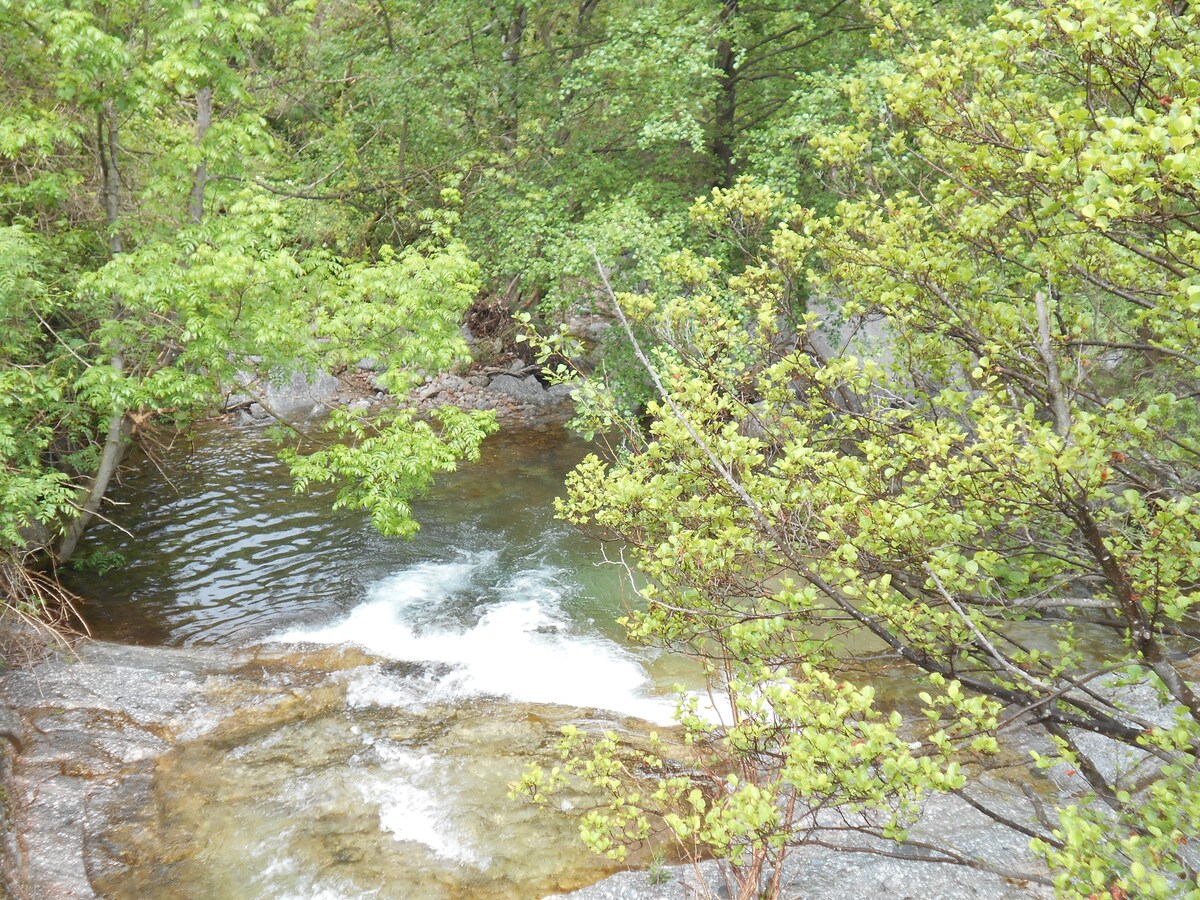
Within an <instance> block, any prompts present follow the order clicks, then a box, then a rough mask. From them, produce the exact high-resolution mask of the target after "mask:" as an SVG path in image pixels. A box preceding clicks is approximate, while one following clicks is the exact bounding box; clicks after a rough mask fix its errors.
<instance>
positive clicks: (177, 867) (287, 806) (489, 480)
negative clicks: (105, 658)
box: [73, 429, 698, 898]
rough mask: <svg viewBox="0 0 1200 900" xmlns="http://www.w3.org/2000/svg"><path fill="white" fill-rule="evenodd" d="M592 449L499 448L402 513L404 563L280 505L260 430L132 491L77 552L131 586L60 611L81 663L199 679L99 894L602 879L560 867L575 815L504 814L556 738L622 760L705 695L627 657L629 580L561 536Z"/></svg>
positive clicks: (144, 473) (554, 441) (180, 460)
mask: <svg viewBox="0 0 1200 900" xmlns="http://www.w3.org/2000/svg"><path fill="white" fill-rule="evenodd" d="M587 450H588V448H587V445H585V444H584V443H582V442H581V441H578V440H576V439H574V438H571V437H570V436H568V435H566V434H564V433H562V432H559V431H554V432H528V433H521V432H515V433H507V434H501V435H497V436H494V437H493V438H491V439H489V441H488V442H487V445H486V447H485V451H484V458H483V459H482V460H481V461H480V462H479V463H476V464H473V465H469V466H466V467H464V468H463V469H462V470H461V471H460V472H458V473H455V474H453V475H451V476H447V477H445V478H443V479H442V481H441V482H440V483H439V484H438V485H437V487H436V488H435V489H434V491H433V492H432V493H431V495H430V496H429V497H427V498H426V499H425V500H423V501H421V502H419V503H417V504H416V507H415V508H416V514H417V516H418V518H419V520H420V521H421V523H422V528H421V531H420V532H419V534H418V536H417V537H416V538H415V539H414V540H413V541H411V542H404V541H400V540H395V539H387V538H383V537H380V536H379V535H377V534H375V533H374V532H373V531H372V530H371V528H370V525H369V523H368V522H367V520H366V518H365V516H363V515H361V514H358V513H351V512H341V513H334V512H331V511H330V503H331V496H330V494H329V493H328V492H318V493H316V494H313V495H307V496H298V495H295V494H294V493H292V491H291V485H290V482H289V479H288V476H287V472H286V469H285V468H284V467H283V466H282V465H281V464H280V463H279V462H278V461H277V460H276V459H275V457H274V453H273V447H272V445H271V444H270V442H269V441H268V440H267V439H266V437H265V436H264V435H263V434H262V433H261V432H259V431H256V430H237V429H214V430H212V431H210V432H207V433H202V434H201V435H200V436H199V437H198V438H196V443H195V445H194V446H193V447H190V448H182V447H181V448H176V449H175V450H172V451H170V452H168V453H165V454H163V457H162V458H161V459H160V460H159V467H160V470H159V471H156V470H155V469H154V467H149V466H142V467H139V474H138V475H137V476H135V477H133V478H132V479H130V480H128V481H127V482H126V483H125V484H124V485H122V487H121V489H120V490H119V492H117V494H116V498H117V499H118V500H119V502H120V503H122V504H123V507H122V509H121V511H120V514H119V515H120V524H121V526H122V528H123V529H125V533H122V532H121V531H119V530H118V529H116V528H115V527H113V526H101V527H98V528H96V529H95V530H94V531H93V532H92V533H91V534H90V535H89V538H88V545H87V547H85V548H84V552H85V553H87V552H89V551H91V552H94V551H101V552H116V553H120V554H121V555H122V556H123V557H124V558H125V560H126V564H125V565H124V566H123V567H120V568H117V569H114V570H111V571H109V572H107V573H106V574H104V575H102V576H100V575H90V576H84V575H78V576H76V577H75V579H74V582H73V586H74V587H75V588H76V589H77V590H79V591H81V592H82V593H84V594H85V595H86V596H88V597H90V598H91V600H90V602H89V603H88V604H87V606H86V610H85V615H86V618H87V620H88V622H89V624H90V626H91V628H92V630H93V634H94V636H95V637H97V638H98V639H101V640H104V641H111V642H118V643H126V644H144V645H154V646H161V647H176V648H186V651H187V653H188V654H190V656H189V658H194V657H195V656H196V654H200V655H201V656H202V657H204V655H205V654H211V656H212V658H213V659H214V663H213V666H214V670H213V671H214V672H215V674H210V675H208V676H207V680H206V681H205V682H204V685H205V687H204V692H203V696H202V700H201V701H199V702H197V703H196V704H195V708H194V709H192V710H191V711H190V712H189V716H190V718H189V722H190V724H189V726H188V727H187V728H185V729H183V731H182V733H181V735H180V736H179V738H178V739H177V740H174V741H173V743H172V749H171V751H170V752H169V753H166V754H164V755H163V756H162V757H161V758H160V759H158V760H157V761H156V762H155V764H154V768H153V777H152V785H153V787H152V790H151V792H150V795H149V801H148V802H149V805H151V806H152V807H153V814H152V815H150V814H145V815H140V816H135V815H132V814H131V816H130V822H134V821H136V822H137V825H136V827H135V826H132V825H130V826H129V827H124V826H123V825H122V823H121V822H120V821H114V822H112V823H110V827H109V828H108V829H107V832H106V833H105V836H104V840H105V841H106V842H107V843H106V846H110V847H115V848H116V850H114V851H112V855H113V856H115V857H119V858H120V859H122V860H124V861H125V863H124V864H123V865H122V866H120V867H117V868H116V869H113V870H112V871H111V872H110V873H109V874H108V875H106V876H104V877H103V878H101V879H99V881H98V882H97V884H96V887H97V888H99V889H100V892H101V893H102V894H103V895H107V896H114V897H138V896H188V897H201V896H202V897H206V898H222V897H226V898H238V897H250V896H253V897H329V898H334V897H360V896H377V897H413V898H419V897H432V898H440V897H445V898H454V897H488V896H491V897H536V896H541V895H543V894H546V893H551V892H553V891H555V890H559V889H568V888H572V887H577V886H580V885H582V884H586V883H588V882H589V881H592V880H595V879H596V878H598V877H600V876H601V875H603V874H605V873H606V872H607V871H611V866H610V865H608V864H606V863H604V862H603V861H602V860H597V859H595V858H593V857H590V856H589V855H588V854H586V853H585V852H584V851H583V850H582V849H581V848H580V847H579V845H578V840H577V837H576V829H577V824H576V822H577V820H576V818H575V817H576V816H577V814H578V813H577V808H578V807H579V806H581V805H583V804H585V803H586V802H587V798H586V797H582V796H580V795H577V794H574V793H571V792H568V793H566V794H565V795H563V796H562V797H556V798H555V800H554V804H555V807H554V808H552V809H551V810H549V811H547V810H538V809H534V808H532V807H530V806H529V805H527V804H524V803H522V802H520V801H513V800H510V799H509V798H508V797H507V784H508V783H509V782H510V781H512V780H513V779H515V778H516V777H517V776H518V775H519V774H520V772H521V770H522V769H523V767H524V766H525V765H526V763H528V762H529V761H531V760H540V761H547V762H550V761H553V752H554V751H553V745H554V739H555V735H556V734H557V732H558V730H559V729H560V728H561V726H562V725H564V724H567V723H582V724H583V725H584V726H590V727H593V728H617V729H619V730H622V731H624V732H625V733H627V734H629V735H631V736H633V737H634V738H635V739H636V736H637V735H638V734H643V733H645V731H646V730H648V729H649V728H651V727H652V726H653V725H654V724H658V725H662V724H666V723H669V721H670V716H671V712H672V710H673V708H674V702H675V700H674V697H675V694H674V689H673V686H674V685H675V684H676V683H677V682H684V683H687V684H689V685H691V686H693V687H694V686H696V685H697V683H698V678H697V673H696V671H695V669H694V668H692V667H691V665H690V664H689V663H688V662H687V661H685V660H681V659H678V658H675V657H671V656H669V655H666V654H662V653H660V652H657V651H654V650H650V649H647V648H638V647H633V646H630V645H628V644H626V643H625V642H624V641H623V640H622V636H621V632H620V628H619V626H618V625H616V624H615V622H614V619H615V618H616V617H617V616H619V615H620V614H621V613H622V611H623V608H624V604H625V602H626V601H628V600H630V599H631V598H632V597H633V596H634V593H633V590H632V588H631V587H630V585H629V579H628V574H627V573H626V571H625V570H624V568H623V567H621V566H618V565H612V564H609V563H607V562H606V561H605V559H604V555H603V552H602V549H601V546H600V544H599V543H598V542H597V541H596V540H595V539H594V538H589V537H587V536H584V535H580V534H578V533H576V532H574V531H572V530H571V529H568V528H567V527H565V526H563V525H561V524H560V523H557V522H555V521H554V519H553V497H554V496H555V494H556V493H558V492H560V490H561V485H562V479H563V476H564V474H565V473H566V472H567V471H568V470H569V469H570V467H571V466H572V465H574V464H575V463H576V462H577V461H578V460H579V459H581V458H582V456H583V455H584V453H586V452H587ZM610 552H619V551H617V550H616V549H610ZM180 652H181V653H182V652H183V649H181V651H180ZM225 659H228V660H230V662H228V663H218V662H215V660H225Z"/></svg>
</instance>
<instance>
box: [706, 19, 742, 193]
mask: <svg viewBox="0 0 1200 900" xmlns="http://www.w3.org/2000/svg"><path fill="white" fill-rule="evenodd" d="M737 12H738V0H725V3H724V4H723V5H722V7H721V27H720V32H719V34H720V37H719V38H718V40H717V60H716V62H717V69H718V70H719V71H720V72H721V76H720V90H719V92H718V94H717V108H716V115H715V117H714V119H713V141H712V155H713V161H714V163H715V164H716V177H715V179H714V183H715V185H716V186H717V187H725V188H728V187H731V186H732V185H733V178H734V166H733V144H734V140H735V138H736V124H735V123H736V118H737V70H736V67H735V54H734V47H733V41H731V40H730V37H729V27H730V25H731V24H732V23H733V20H734V19H735V18H736V17H737Z"/></svg>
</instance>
